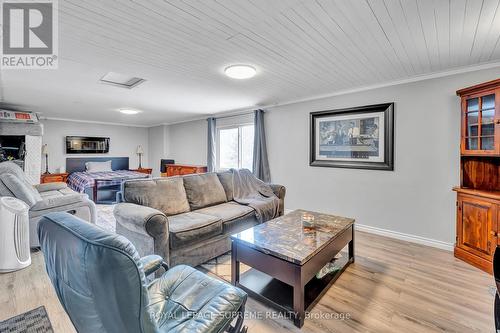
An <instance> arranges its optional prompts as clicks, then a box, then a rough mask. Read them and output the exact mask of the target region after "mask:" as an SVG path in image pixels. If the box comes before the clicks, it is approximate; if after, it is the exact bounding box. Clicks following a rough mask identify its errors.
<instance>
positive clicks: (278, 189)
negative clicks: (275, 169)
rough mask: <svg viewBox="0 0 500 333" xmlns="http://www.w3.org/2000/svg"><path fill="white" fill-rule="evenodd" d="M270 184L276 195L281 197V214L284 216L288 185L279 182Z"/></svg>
mask: <svg viewBox="0 0 500 333" xmlns="http://www.w3.org/2000/svg"><path fill="white" fill-rule="evenodd" d="M269 186H270V187H271V189H272V190H273V192H274V195H276V196H277V197H278V198H279V199H280V208H279V216H282V215H283V214H284V213H285V194H286V187H285V186H283V185H279V184H269Z"/></svg>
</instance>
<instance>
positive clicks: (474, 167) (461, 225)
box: [453, 79, 500, 274]
mask: <svg viewBox="0 0 500 333" xmlns="http://www.w3.org/2000/svg"><path fill="white" fill-rule="evenodd" d="M457 95H458V96H460V97H461V106H462V110H461V112H462V113H461V114H462V118H461V119H462V124H461V127H462V131H461V141H460V154H461V157H460V186H459V187H455V188H454V189H453V190H454V191H456V192H457V235H456V244H455V251H454V253H455V256H456V257H457V258H460V259H462V260H464V261H466V262H468V263H470V264H472V265H474V266H476V267H478V268H480V269H482V270H484V271H486V272H489V273H490V274H491V273H492V269H493V267H492V260H493V254H494V252H495V248H496V246H497V244H499V240H498V229H499V224H500V127H499V126H500V79H498V80H494V81H489V82H485V83H482V84H478V85H475V86H472V87H468V88H464V89H461V90H458V91H457Z"/></svg>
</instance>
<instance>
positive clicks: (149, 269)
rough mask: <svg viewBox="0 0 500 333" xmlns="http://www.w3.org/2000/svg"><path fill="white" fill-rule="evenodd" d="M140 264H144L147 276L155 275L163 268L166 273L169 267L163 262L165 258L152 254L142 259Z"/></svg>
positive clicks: (143, 267)
mask: <svg viewBox="0 0 500 333" xmlns="http://www.w3.org/2000/svg"><path fill="white" fill-rule="evenodd" d="M139 262H140V263H141V264H142V269H143V270H144V274H145V275H146V276H148V275H150V274H153V273H154V272H156V271H157V270H159V269H160V267H163V268H164V269H165V270H166V271H167V270H168V265H167V263H165V262H164V261H163V258H162V257H160V256H158V255H156V254H150V255H148V256H144V257H142V258H141V259H140V260H139Z"/></svg>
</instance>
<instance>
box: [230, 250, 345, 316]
mask: <svg viewBox="0 0 500 333" xmlns="http://www.w3.org/2000/svg"><path fill="white" fill-rule="evenodd" d="M349 263H350V262H349V259H348V257H347V253H345V256H342V258H340V259H338V260H336V262H335V264H336V265H339V267H341V268H340V269H339V270H338V271H336V272H335V273H331V274H327V275H326V276H324V277H323V278H321V279H318V278H316V277H314V278H312V279H311V281H309V282H308V283H307V284H306V286H305V287H304V308H305V311H310V310H311V309H312V308H313V307H314V306H315V305H316V303H317V302H318V301H319V299H320V298H321V297H322V296H323V295H324V294H325V293H326V292H327V291H328V288H330V286H331V285H332V284H333V283H334V282H335V281H336V280H337V279H338V278H339V277H340V275H341V274H342V273H343V272H344V270H345V269H346V268H347V266H348V265H349ZM238 286H239V287H240V288H242V289H243V290H245V291H246V292H247V293H248V294H249V295H250V296H251V297H253V298H255V299H258V300H260V301H261V302H264V303H273V304H271V305H272V306H273V307H274V308H277V309H278V310H280V311H281V312H283V313H288V314H290V317H291V319H294V318H293V312H294V311H293V287H292V286H290V285H289V284H286V283H284V282H281V281H280V280H278V279H275V278H273V277H272V276H270V275H267V274H266V273H263V272H261V271H259V270H257V269H255V268H251V269H249V270H248V271H246V272H245V273H242V274H241V276H240V281H239V282H238Z"/></svg>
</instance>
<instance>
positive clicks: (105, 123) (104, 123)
mask: <svg viewBox="0 0 500 333" xmlns="http://www.w3.org/2000/svg"><path fill="white" fill-rule="evenodd" d="M40 120H57V121H69V122H73V123H87V124H99V125H110V126H125V127H141V128H151V127H155V126H154V125H134V124H124V123H113V122H107V121H95V120H83V119H70V118H57V117H43V116H40Z"/></svg>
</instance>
